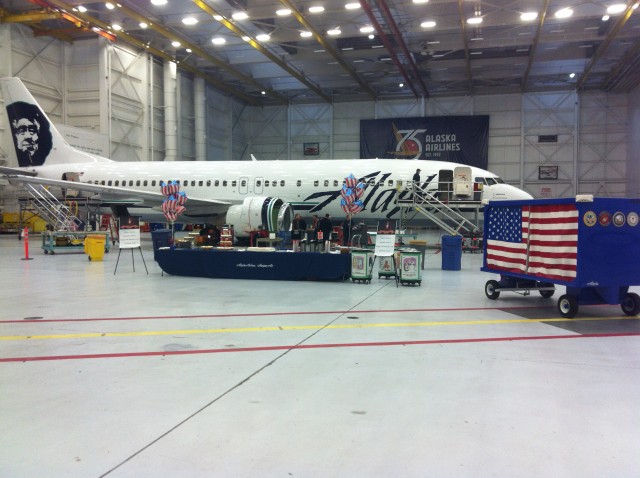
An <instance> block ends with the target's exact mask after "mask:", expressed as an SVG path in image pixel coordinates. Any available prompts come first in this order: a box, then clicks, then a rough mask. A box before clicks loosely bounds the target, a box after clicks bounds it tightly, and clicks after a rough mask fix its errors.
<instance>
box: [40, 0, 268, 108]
mask: <svg viewBox="0 0 640 478" xmlns="http://www.w3.org/2000/svg"><path fill="white" fill-rule="evenodd" d="M47 3H49V4H50V6H53V7H57V8H59V9H62V10H65V11H66V13H68V12H71V11H72V9H73V6H72V5H69V4H67V3H66V2H63V1H61V0H47ZM73 15H74V16H75V17H77V18H78V19H80V20H82V21H84V22H85V23H86V25H87V26H88V27H91V26H96V27H97V28H99V29H101V30H102V31H104V32H108V34H109V35H110V36H112V37H114V38H119V39H122V40H123V41H125V42H127V43H129V44H131V45H133V46H135V47H138V48H141V49H143V50H146V51H148V52H150V53H151V54H153V55H155V56H158V57H160V58H163V59H165V60H168V61H174V62H176V64H177V65H178V67H180V68H182V69H184V70H186V71H189V72H191V73H193V72H194V71H197V72H199V70H197V69H195V68H194V67H191V66H190V65H189V64H187V63H186V62H180V61H178V60H177V59H176V58H174V57H172V56H171V55H169V54H167V53H165V52H164V51H162V50H159V49H157V48H153V47H151V46H150V45H148V44H146V43H144V42H142V41H141V40H138V39H137V38H135V37H133V36H132V35H129V34H128V33H126V32H123V31H119V32H114V31H112V30H111V26H110V25H109V24H107V23H105V22H103V21H102V20H99V19H97V18H94V17H92V16H90V15H87V14H86V13H80V12H73ZM147 21H148V20H147ZM98 34H99V33H98ZM103 36H104V35H103ZM198 76H200V77H202V78H204V79H205V80H206V81H207V82H209V83H211V84H212V85H214V86H215V87H216V88H218V89H220V90H222V91H225V92H227V93H229V94H230V95H233V96H236V97H237V98H239V99H242V100H244V101H247V102H248V103H251V104H258V103H259V102H258V101H257V100H256V99H255V98H253V97H251V96H249V95H247V94H246V93H245V92H243V91H240V90H238V89H237V88H233V87H231V86H228V85H227V84H225V83H224V82H222V81H220V80H218V79H216V78H214V77H212V76H210V75H204V74H202V73H198Z"/></svg>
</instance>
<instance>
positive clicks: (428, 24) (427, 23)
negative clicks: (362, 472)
mask: <svg viewBox="0 0 640 478" xmlns="http://www.w3.org/2000/svg"><path fill="white" fill-rule="evenodd" d="M420 26H421V27H422V28H433V27H435V26H436V22H434V21H433V20H427V21H424V22H422V23H421V24H420Z"/></svg>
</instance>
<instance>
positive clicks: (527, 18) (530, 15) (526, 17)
mask: <svg viewBox="0 0 640 478" xmlns="http://www.w3.org/2000/svg"><path fill="white" fill-rule="evenodd" d="M536 18H538V12H524V13H523V14H522V15H520V20H522V21H523V22H532V21H533V20H535V19H536Z"/></svg>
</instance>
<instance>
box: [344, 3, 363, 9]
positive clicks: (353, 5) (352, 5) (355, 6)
mask: <svg viewBox="0 0 640 478" xmlns="http://www.w3.org/2000/svg"><path fill="white" fill-rule="evenodd" d="M344 8H346V9H347V10H357V9H358V8H360V3H359V2H351V3H347V4H346V5H345V6H344Z"/></svg>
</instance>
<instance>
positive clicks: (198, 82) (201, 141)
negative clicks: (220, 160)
mask: <svg viewBox="0 0 640 478" xmlns="http://www.w3.org/2000/svg"><path fill="white" fill-rule="evenodd" d="M206 104H207V91H206V88H205V83H204V78H199V77H198V78H195V80H194V92H193V111H194V114H195V120H194V126H195V143H196V161H206V160H207V119H206V115H205V106H206Z"/></svg>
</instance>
